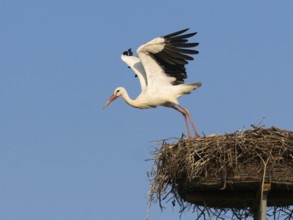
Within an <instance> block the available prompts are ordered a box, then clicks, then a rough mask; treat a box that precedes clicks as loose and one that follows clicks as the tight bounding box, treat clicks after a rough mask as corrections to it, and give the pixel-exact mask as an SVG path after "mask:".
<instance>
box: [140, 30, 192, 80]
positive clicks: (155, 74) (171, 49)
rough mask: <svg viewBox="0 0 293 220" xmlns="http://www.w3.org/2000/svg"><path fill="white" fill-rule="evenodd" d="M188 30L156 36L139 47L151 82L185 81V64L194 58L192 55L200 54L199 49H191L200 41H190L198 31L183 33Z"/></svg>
mask: <svg viewBox="0 0 293 220" xmlns="http://www.w3.org/2000/svg"><path fill="white" fill-rule="evenodd" d="M187 30H189V29H184V30H181V31H177V32H175V33H172V34H168V35H165V36H162V37H158V38H155V39H153V40H151V41H149V42H148V43H146V44H143V45H142V46H140V47H139V48H138V50H137V54H138V56H139V58H140V61H141V62H142V64H143V67H144V69H145V72H146V74H147V78H148V82H149V83H151V82H152V83H153V82H154V83H156V82H160V83H161V84H162V83H164V82H167V83H172V84H173V85H177V84H182V83H184V79H185V78H187V74H186V69H185V65H186V64H188V61H190V60H193V57H191V56H190V55H194V54H198V51H197V50H194V49H190V48H193V47H196V46H197V45H198V43H193V42H192V43H190V42H188V39H189V38H190V37H192V36H194V35H196V32H195V33H187V34H183V33H184V32H186V31H187Z"/></svg>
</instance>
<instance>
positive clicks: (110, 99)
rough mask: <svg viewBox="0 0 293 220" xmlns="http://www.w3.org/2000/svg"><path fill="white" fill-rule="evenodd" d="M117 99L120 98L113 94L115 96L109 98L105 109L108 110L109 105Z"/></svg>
mask: <svg viewBox="0 0 293 220" xmlns="http://www.w3.org/2000/svg"><path fill="white" fill-rule="evenodd" d="M117 98H118V96H117V95H115V94H113V95H112V96H111V97H110V98H109V100H108V101H107V102H106V104H105V105H104V106H103V109H104V108H106V107H107V106H108V105H110V104H111V102H113V101H114V100H115V99H117Z"/></svg>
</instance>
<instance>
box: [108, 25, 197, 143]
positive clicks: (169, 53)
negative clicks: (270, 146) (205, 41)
mask: <svg viewBox="0 0 293 220" xmlns="http://www.w3.org/2000/svg"><path fill="white" fill-rule="evenodd" d="M188 30H189V29H184V30H181V31H177V32H174V33H171V34H168V35H165V36H161V37H157V38H155V39H153V40H151V41H149V42H147V43H145V44H143V45H141V46H140V47H139V48H138V49H137V51H136V53H137V55H138V56H134V55H133V53H132V51H131V49H128V50H127V51H124V52H123V54H122V55H121V59H122V60H123V61H124V62H125V63H126V64H127V65H128V67H129V68H131V69H132V70H133V71H134V73H135V76H137V77H138V79H139V82H140V85H141V93H140V94H139V95H138V97H137V98H136V99H131V98H130V97H129V95H128V93H127V91H126V89H125V88H123V87H118V88H116V89H115V90H114V93H113V95H112V96H111V97H110V98H109V100H108V101H107V102H106V104H105V105H104V107H103V109H104V108H106V107H107V106H108V105H109V104H110V103H111V102H113V101H114V100H115V99H117V98H118V97H121V98H122V99H124V100H125V102H126V103H127V104H129V105H130V106H132V107H135V108H139V109H147V108H155V107H157V106H165V107H169V108H173V109H175V110H176V111H178V112H180V113H181V114H182V115H183V117H184V121H185V124H186V128H187V132H188V137H189V138H192V135H191V133H190V129H189V126H188V121H189V122H190V124H191V126H192V128H193V130H194V133H195V137H196V138H199V137H200V136H199V134H198V132H197V130H196V127H195V124H194V122H193V120H192V118H191V116H190V112H189V110H188V109H186V108H184V107H183V106H182V105H180V104H179V101H178V98H179V97H180V96H182V95H185V94H189V93H191V91H192V90H195V89H197V88H198V87H200V86H201V83H200V82H197V83H190V84H184V79H186V78H187V73H186V69H185V65H186V64H188V61H190V60H193V57H191V55H194V54H198V51H197V50H194V49H190V48H193V47H196V46H197V45H198V43H194V42H189V41H188V39H189V38H191V37H192V36H194V35H196V32H194V33H185V32H186V31H188Z"/></svg>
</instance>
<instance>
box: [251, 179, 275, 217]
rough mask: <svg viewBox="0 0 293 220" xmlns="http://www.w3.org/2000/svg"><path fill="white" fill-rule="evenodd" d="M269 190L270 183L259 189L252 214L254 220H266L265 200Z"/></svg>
mask: <svg viewBox="0 0 293 220" xmlns="http://www.w3.org/2000/svg"><path fill="white" fill-rule="evenodd" d="M270 189H271V184H270V183H264V184H263V185H262V187H261V190H260V194H259V196H258V202H257V204H258V205H257V207H256V210H255V212H254V220H266V219H267V198H268V192H269V190H270Z"/></svg>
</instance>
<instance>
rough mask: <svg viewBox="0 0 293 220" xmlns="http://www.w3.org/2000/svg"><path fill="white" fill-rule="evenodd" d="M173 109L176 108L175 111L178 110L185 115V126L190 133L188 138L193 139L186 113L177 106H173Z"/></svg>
mask: <svg viewBox="0 0 293 220" xmlns="http://www.w3.org/2000/svg"><path fill="white" fill-rule="evenodd" d="M172 108H174V109H175V110H177V111H178V112H180V113H181V114H182V115H183V117H184V121H185V125H186V128H187V132H188V137H189V138H192V136H191V133H190V129H189V126H188V121H187V118H186V112H185V111H183V110H181V109H179V108H177V107H176V106H175V105H172Z"/></svg>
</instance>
